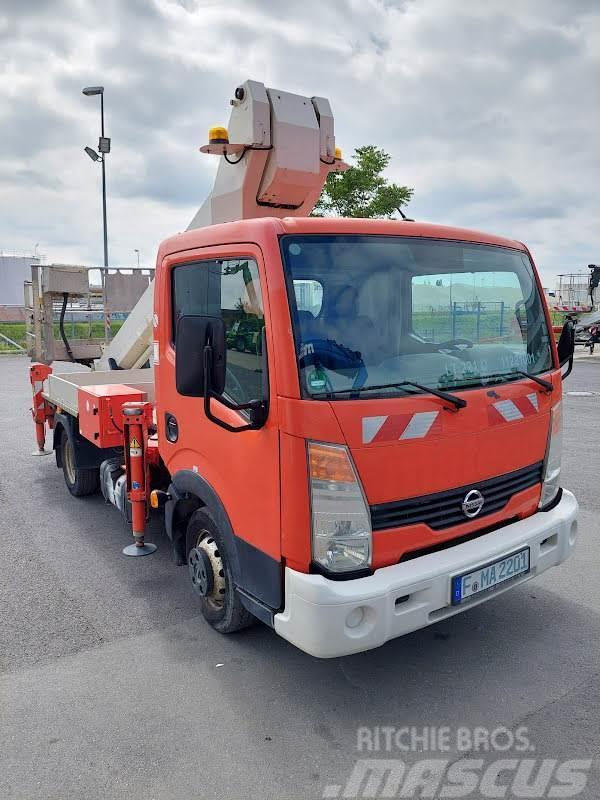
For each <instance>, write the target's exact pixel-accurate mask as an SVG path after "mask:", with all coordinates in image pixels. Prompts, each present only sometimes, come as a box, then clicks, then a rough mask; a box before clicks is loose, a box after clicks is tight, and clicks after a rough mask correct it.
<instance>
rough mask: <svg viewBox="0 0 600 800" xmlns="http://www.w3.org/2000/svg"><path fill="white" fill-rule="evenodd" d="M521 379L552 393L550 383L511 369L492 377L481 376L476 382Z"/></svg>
mask: <svg viewBox="0 0 600 800" xmlns="http://www.w3.org/2000/svg"><path fill="white" fill-rule="evenodd" d="M517 376H518V377H522V378H529V379H530V380H532V381H534V383H537V384H538V385H539V386H541V387H542V389H544V390H545V391H546V392H548V393H550V392H553V391H554V386H553V385H552V384H551V383H550V381H545V380H544V379H543V378H538V376H537V375H530V374H529V372H525V370H522V369H513V370H511V371H510V372H497V373H495V374H493V375H485V376H483V375H481V376H480V377H479V378H478V380H480V381H481V382H482V383H483V381H484V380H488V379H489V378H512V377H515V378H516V377H517Z"/></svg>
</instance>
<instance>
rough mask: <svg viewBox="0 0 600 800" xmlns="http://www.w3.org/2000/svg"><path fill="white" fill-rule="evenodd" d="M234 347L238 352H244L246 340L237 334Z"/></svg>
mask: <svg viewBox="0 0 600 800" xmlns="http://www.w3.org/2000/svg"><path fill="white" fill-rule="evenodd" d="M235 349H236V350H239V351H240V353H245V352H246V340H245V339H244V337H243V336H238V337H237V339H236V340H235Z"/></svg>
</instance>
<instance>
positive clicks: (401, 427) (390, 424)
mask: <svg viewBox="0 0 600 800" xmlns="http://www.w3.org/2000/svg"><path fill="white" fill-rule="evenodd" d="M412 416H413V415H412V414H390V416H389V417H388V418H387V419H386V421H385V422H384V423H383V425H382V426H381V428H380V429H379V430H378V431H377V435H376V436H375V438H374V439H373V442H372V443H374V442H389V441H393V440H394V439H399V438H400V437H401V436H402V434H403V433H404V431H405V430H406V428H407V426H408V423H409V422H410V421H411V419H412Z"/></svg>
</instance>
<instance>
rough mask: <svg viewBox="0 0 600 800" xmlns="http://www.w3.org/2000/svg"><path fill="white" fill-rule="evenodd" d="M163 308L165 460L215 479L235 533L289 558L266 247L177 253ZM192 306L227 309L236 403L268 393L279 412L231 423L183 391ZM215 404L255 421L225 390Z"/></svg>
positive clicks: (164, 282) (160, 397)
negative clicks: (182, 330) (184, 341)
mask: <svg viewBox="0 0 600 800" xmlns="http://www.w3.org/2000/svg"><path fill="white" fill-rule="evenodd" d="M158 308H159V312H158V315H157V316H158V318H159V319H158V320H156V319H155V323H157V324H158V325H159V327H160V331H161V333H160V337H159V338H160V340H161V343H160V346H159V352H158V356H159V362H158V365H155V373H156V399H157V408H158V409H160V411H159V415H158V419H157V422H158V428H159V441H160V442H161V446H160V451H161V456H162V458H163V461H164V462H165V465H166V466H167V468H168V470H169V472H170V473H171V475H174V474H175V473H177V472H179V471H180V470H191V471H193V472H196V473H198V475H199V476H200V477H201V478H202V479H203V480H204V481H206V482H207V483H208V484H209V485H210V487H211V488H212V489H213V490H214V492H215V493H216V495H217V496H218V498H219V499H220V501H221V503H222V505H223V507H224V509H225V512H226V514H227V516H228V517H229V521H230V522H231V526H232V528H233V532H234V534H235V535H236V536H237V537H239V538H240V539H241V540H243V541H244V542H246V543H247V544H249V545H251V547H252V548H255V549H256V550H258V551H261V552H259V553H256V552H254V551H253V550H250V551H248V552H249V556H248V557H249V558H250V559H251V560H253V563H255V564H257V563H258V564H260V563H261V559H260V556H261V554H265V555H266V556H268V557H270V560H272V559H274V560H276V562H277V564H279V562H280V559H281V555H280V554H281V548H280V503H279V436H278V420H277V404H276V391H275V388H274V369H273V358H274V356H273V342H272V335H271V329H270V314H269V303H268V292H267V285H266V278H265V270H264V263H263V258H262V253H261V251H260V249H259V248H258V247H257V246H255V245H240V246H227V247H219V248H214V249H213V248H211V249H208V248H202V249H198V250H194V251H185V252H184V253H181V254H174V255H170V256H168V257H167V258H166V259H165V261H164V262H163V267H162V269H161V290H160V296H159V304H158ZM188 314H193V315H201V316H206V315H208V316H217V317H220V318H221V319H223V322H224V324H225V331H226V334H225V335H226V346H227V372H226V382H225V392H224V394H225V396H226V397H227V399H228V400H230V401H232V402H234V403H236V404H240V403H245V402H249V401H250V400H256V399H262V398H263V397H264V399H265V400H266V401H267V402H268V404H269V413H268V417H267V420H266V423H265V424H264V426H263V427H261V428H260V429H258V430H245V431H243V432H241V433H234V432H231V431H229V430H226V429H224V428H222V427H220V426H219V425H218V424H216V423H214V422H212V421H210V420H209V419H208V418H207V417H206V415H205V413H204V408H203V398H196V397H185V396H182V395H180V394H179V393H178V392H177V389H176V382H175V358H176V349H175V348H176V344H175V332H176V327H177V321H178V319H179V318H180V317H181V316H183V315H188ZM263 331H264V335H263ZM263 342H265V343H266V352H263ZM265 395H266V396H265ZM211 411H212V413H213V414H214V415H215V416H217V417H219V418H220V419H222V420H223V421H225V422H227V423H229V424H230V425H234V426H236V427H237V426H243V425H245V424H247V423H248V421H249V419H248V416H247V415H246V412H241V411H231V410H229V409H227V408H226V407H225V406H224V405H223V404H222V403H220V402H218V401H217V400H213V401H211ZM239 549H240V548H238V550H239ZM242 549H244V548H242Z"/></svg>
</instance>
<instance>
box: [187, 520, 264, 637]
mask: <svg viewBox="0 0 600 800" xmlns="http://www.w3.org/2000/svg"><path fill="white" fill-rule="evenodd" d="M186 544H187V548H186V549H187V564H188V573H189V577H190V580H191V583H192V589H193V590H194V593H195V594H196V596H197V597H198V599H199V602H200V611H201V612H202V616H203V617H204V619H205V620H206V621H207V622H208V623H209V624H210V625H212V627H213V628H214V629H215V630H217V631H219V633H233V632H234V631H239V630H241V629H242V628H247V627H248V626H249V625H252V623H253V622H255V618H254V617H253V616H252V614H251V613H250V612H249V611H247V610H246V609H245V608H244V606H243V605H242V601H241V599H240V596H239V594H238V592H237V590H236V588H235V585H234V581H233V574H232V571H231V559H230V557H229V553H228V548H227V545H226V543H225V539H224V537H223V536H222V534H221V532H220V531H219V529H218V528H217V525H216V523H215V522H214V520H213V518H212V517H211V516H210V514H208V513H207V512H206V511H203V510H199V511H195V512H194V513H193V514H192V516H191V517H190V521H189V523H188V527H187V534H186Z"/></svg>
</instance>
